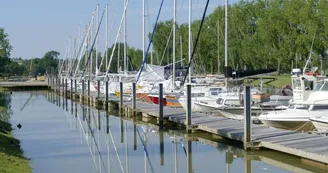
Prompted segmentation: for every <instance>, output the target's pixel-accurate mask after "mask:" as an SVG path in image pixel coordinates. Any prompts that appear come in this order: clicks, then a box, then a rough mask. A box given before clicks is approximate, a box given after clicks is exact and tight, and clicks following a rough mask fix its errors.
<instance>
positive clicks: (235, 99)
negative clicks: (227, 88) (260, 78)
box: [195, 94, 287, 120]
mask: <svg viewBox="0 0 328 173" xmlns="http://www.w3.org/2000/svg"><path fill="white" fill-rule="evenodd" d="M195 105H198V106H199V107H200V108H201V111H202V112H211V113H213V112H214V113H218V114H219V115H222V116H225V117H227V118H231V119H238V120H241V119H243V118H244V106H243V104H242V101H241V99H240V97H239V96H238V95H236V94H230V95H229V94H220V96H219V97H218V98H217V99H216V101H215V103H213V102H205V101H200V102H195ZM286 108H287V107H286V106H282V105H278V106H277V105H270V106H268V105H266V106H261V103H254V104H253V105H252V107H251V109H252V111H251V112H252V117H253V119H256V116H258V115H260V114H261V113H262V112H265V111H272V110H283V109H286Z"/></svg>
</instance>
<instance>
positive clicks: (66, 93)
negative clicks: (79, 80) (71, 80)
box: [65, 78, 67, 97]
mask: <svg viewBox="0 0 328 173" xmlns="http://www.w3.org/2000/svg"><path fill="white" fill-rule="evenodd" d="M65 97H67V78H65Z"/></svg>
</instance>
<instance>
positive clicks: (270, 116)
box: [259, 82, 328, 131]
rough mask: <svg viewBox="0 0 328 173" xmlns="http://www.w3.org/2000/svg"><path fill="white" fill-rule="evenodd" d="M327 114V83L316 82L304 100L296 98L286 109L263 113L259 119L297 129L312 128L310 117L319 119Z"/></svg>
mask: <svg viewBox="0 0 328 173" xmlns="http://www.w3.org/2000/svg"><path fill="white" fill-rule="evenodd" d="M322 115H328V83H326V82H325V83H324V84H317V85H316V87H315V88H314V90H313V91H312V92H311V93H310V94H309V95H308V97H307V99H306V100H296V101H294V102H292V103H291V104H290V106H289V107H288V109H287V110H283V111H272V112H267V113H263V114H261V115H260V117H259V119H260V120H261V121H262V122H263V123H264V124H266V125H269V126H273V127H278V128H283V129H291V130H297V131H309V130H314V129H315V128H314V127H313V124H312V123H311V121H310V118H313V120H316V121H319V119H323V118H320V116H322Z"/></svg>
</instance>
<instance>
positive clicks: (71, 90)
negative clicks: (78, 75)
mask: <svg viewBox="0 0 328 173" xmlns="http://www.w3.org/2000/svg"><path fill="white" fill-rule="evenodd" d="M69 92H70V95H71V99H72V98H73V79H71V89H70V91H69Z"/></svg>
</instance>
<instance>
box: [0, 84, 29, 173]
mask: <svg viewBox="0 0 328 173" xmlns="http://www.w3.org/2000/svg"><path fill="white" fill-rule="evenodd" d="M3 91H4V89H3V88H0V94H3ZM5 106H6V105H1V106H0V114H2V113H4V112H6V111H7V110H6V107H5ZM12 131H13V128H12V126H11V124H10V123H8V122H5V121H3V120H1V119H0V163H1V166H0V172H1V173H22V172H24V173H30V172H32V168H31V167H30V161H29V159H27V158H25V157H24V153H23V150H22V148H21V146H20V141H19V140H18V139H16V138H15V137H14V136H13V133H12Z"/></svg>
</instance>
